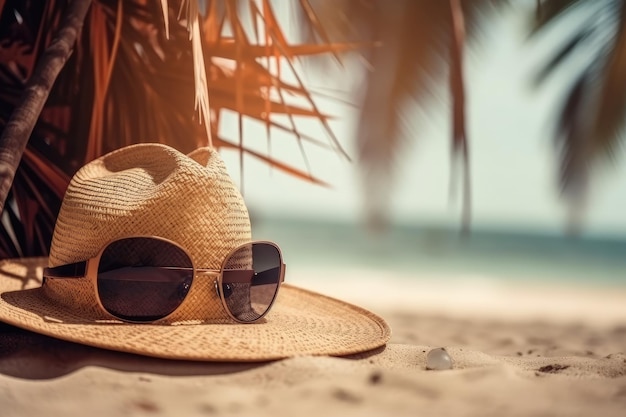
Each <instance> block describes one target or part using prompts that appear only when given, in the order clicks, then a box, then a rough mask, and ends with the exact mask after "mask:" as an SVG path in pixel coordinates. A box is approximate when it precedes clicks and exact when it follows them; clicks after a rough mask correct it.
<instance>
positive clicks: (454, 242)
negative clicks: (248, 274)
mask: <svg viewBox="0 0 626 417" xmlns="http://www.w3.org/2000/svg"><path fill="white" fill-rule="evenodd" d="M253 237H254V238H256V239H268V240H273V241H275V242H277V243H278V244H279V245H280V246H281V248H282V250H283V254H284V257H285V261H286V263H287V264H288V268H289V266H291V267H292V270H293V267H295V268H296V269H298V268H307V269H315V270H317V271H320V276H321V277H323V276H324V275H325V274H324V272H325V271H326V270H333V269H335V270H336V269H350V268H357V269H363V268H366V269H368V270H374V271H375V270H384V271H386V272H392V273H393V272H397V273H398V275H402V276H406V277H415V279H420V278H428V277H432V276H437V277H438V278H440V279H446V277H449V278H450V279H452V277H454V278H463V277H467V278H470V277H471V278H476V277H479V278H481V279H491V280H505V281H511V280H515V281H520V282H552V283H563V284H565V285H569V284H583V285H591V286H612V287H621V288H622V289H623V288H626V238H625V239H619V238H609V237H594V238H590V237H578V238H571V237H566V236H564V235H562V234H542V233H529V232H521V231H514V230H508V231H507V230H481V229H478V228H473V229H472V232H471V234H470V235H469V236H462V235H460V233H459V231H458V229H453V228H445V227H436V226H432V225H427V226H419V225H410V226H408V225H394V226H391V227H390V229H389V230H388V231H387V233H384V234H381V235H373V234H372V233H368V232H367V231H366V230H365V229H364V228H363V227H362V225H358V224H349V223H341V222H329V221H323V220H296V219H282V218H280V219H279V218H272V219H267V218H264V219H261V218H256V219H254V220H253ZM288 270H289V269H288ZM328 275H332V274H328Z"/></svg>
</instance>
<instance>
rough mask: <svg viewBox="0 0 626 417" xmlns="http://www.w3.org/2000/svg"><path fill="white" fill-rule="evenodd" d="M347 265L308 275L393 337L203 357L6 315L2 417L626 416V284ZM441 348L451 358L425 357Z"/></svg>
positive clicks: (305, 280) (309, 282) (0, 368)
mask: <svg viewBox="0 0 626 417" xmlns="http://www.w3.org/2000/svg"><path fill="white" fill-rule="evenodd" d="M343 278H344V279H343V281H341V284H339V283H338V281H335V283H333V280H325V281H323V282H321V281H319V280H315V279H313V278H311V277H306V274H301V278H300V280H301V284H302V286H308V287H309V288H315V289H318V290H320V291H322V290H323V291H324V292H325V293H328V292H327V291H333V295H334V296H337V297H339V298H342V299H346V300H347V301H352V302H357V303H359V304H360V305H362V306H364V307H366V308H370V309H371V310H373V311H374V312H376V313H378V314H380V315H382V316H383V317H384V318H385V319H386V320H387V321H388V322H389V324H390V325H391V327H392V330H393V336H392V339H391V341H390V343H389V344H388V345H387V346H386V347H385V348H384V349H379V350H377V351H374V352H368V353H365V354H360V355H356V356H353V357H348V358H333V357H297V358H291V359H286V360H281V361H275V362H270V363H260V364H229V363H217V364H216V363H194V362H179V361H168V360H161V359H153V358H148V357H142V356H136V355H131V354H125V353H119V352H113V351H105V350H99V349H96V348H91V347H87V346H82V345H77V344H72V343H67V342H63V341H59V340H56V339H52V338H48V337H45V336H40V335H37V334H33V333H29V332H26V331H23V330H20V329H17V328H15V327H11V326H8V325H0V416H2V417H13V416H31V415H32V416H35V415H45V416H67V417H72V416H81V417H85V416H88V417H96V416H115V415H129V416H145V415H153V416H158V415H177V416H178V415H181V416H183V415H184V416H211V415H238V416H308V415H312V416H313V415H314V416H353V415H354V416H369V415H371V416H379V415H385V416H386V415H399V416H404V415H406V416H416V415H432V416H447V415H450V416H579V415H580V416H590V415H598V416H620V417H623V416H624V415H626V289H625V288H567V289H564V288H563V287H562V286H560V287H559V286H555V285H553V286H548V285H535V286H529V285H524V286H520V285H518V286H514V285H497V284H493V283H485V282H482V283H480V284H477V283H476V281H467V283H466V284H464V285H460V286H459V285H455V286H453V287H451V286H450V285H449V283H446V284H441V283H439V284H437V283H435V281H436V280H428V279H421V280H417V281H415V282H413V283H411V284H407V283H406V281H398V280H396V281H393V280H392V278H390V277H387V279H385V280H381V276H380V275H379V274H371V275H367V274H363V273H358V274H354V275H353V276H352V277H348V278H346V277H345V276H344V277H343ZM356 278H358V279H359V282H361V284H362V285H360V286H359V290H358V291H355V290H354V288H355V287H354V286H353V285H352V284H354V282H351V281H350V280H351V279H356ZM438 282H441V281H438ZM398 289H399V291H397V290H398ZM434 347H445V348H446V349H447V350H448V352H449V353H450V355H451V356H452V358H453V360H454V368H453V369H452V370H445V371H431V370H426V369H425V357H426V354H427V352H428V351H429V350H430V349H432V348H434Z"/></svg>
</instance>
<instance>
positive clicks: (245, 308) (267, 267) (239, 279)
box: [222, 243, 282, 322]
mask: <svg viewBox="0 0 626 417" xmlns="http://www.w3.org/2000/svg"><path fill="white" fill-rule="evenodd" d="M281 267H282V260H281V257H280V252H279V251H278V248H276V247H275V246H274V245H270V244H268V243H250V244H248V245H244V246H242V247H240V248H239V249H238V250H237V251H235V252H234V253H233V254H232V255H231V256H230V257H229V258H228V259H227V260H226V263H225V265H224V271H223V275H222V293H223V294H224V299H225V300H226V306H227V307H228V310H229V311H230V313H231V314H232V315H233V316H234V317H235V318H237V319H238V320H241V321H245V322H252V321H255V320H257V319H259V318H260V317H262V316H263V315H264V314H265V313H267V311H268V310H269V308H270V306H271V305H272V302H273V301H274V298H275V297H276V293H277V291H278V286H279V282H280V277H281Z"/></svg>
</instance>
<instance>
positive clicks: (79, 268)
mask: <svg viewBox="0 0 626 417" xmlns="http://www.w3.org/2000/svg"><path fill="white" fill-rule="evenodd" d="M87 262H88V261H82V262H76V263H73V264H66V265H61V266H55V267H54V268H44V269H43V276H44V277H47V278H83V277H84V276H85V273H86V272H87Z"/></svg>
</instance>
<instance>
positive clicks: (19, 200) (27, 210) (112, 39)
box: [0, 0, 363, 256]
mask: <svg viewBox="0 0 626 417" xmlns="http://www.w3.org/2000/svg"><path fill="white" fill-rule="evenodd" d="M68 4H69V0H50V1H48V2H21V1H18V0H6V1H2V3H0V6H1V7H0V126H1V125H2V124H3V123H5V122H6V120H7V119H8V117H9V115H10V114H11V111H12V109H13V108H14V107H15V106H16V104H17V102H16V97H18V96H19V94H20V93H21V90H22V89H23V86H24V83H25V82H26V80H28V78H29V76H30V74H31V72H32V69H33V67H34V63H35V62H36V61H37V59H38V57H39V56H41V54H42V53H43V51H45V49H46V47H47V45H49V44H50V42H51V36H52V34H53V33H54V31H55V29H56V28H57V27H58V26H59V23H60V21H61V18H62V16H63V13H64V11H65V9H66V7H67V6H68ZM258 5H260V7H258ZM244 9H245V10H248V11H249V12H248V13H247V14H246V13H243V12H242V10H244ZM14 10H16V11H19V15H20V16H23V17H24V19H23V20H24V22H17V21H16V20H15V17H14V16H15V14H14V13H13V11H14ZM178 17H180V18H181V20H180V21H179V20H178ZM245 17H248V18H252V19H253V20H252V22H250V21H245ZM259 22H260V23H261V26H259V25H258V23H259ZM254 25H257V32H260V31H261V29H262V31H263V32H264V34H265V36H264V39H263V38H262V39H261V42H258V41H257V42H256V43H253V42H250V40H249V39H248V38H247V36H246V33H245V32H246V30H247V28H248V27H249V26H254ZM229 28H230V29H232V30H230V31H229V30H227V29H229ZM190 37H191V42H190ZM358 46H363V45H357V44H341V43H334V44H332V45H327V46H320V45H313V44H310V45H303V44H291V43H289V42H288V41H287V37H286V36H285V34H284V32H283V30H282V28H281V26H280V24H279V23H278V20H277V19H276V17H275V14H274V11H273V5H272V4H271V3H270V2H269V1H264V2H262V3H259V2H257V1H256V0H239V1H236V0H215V1H211V2H210V3H206V2H204V1H199V0H169V1H166V0H132V1H131V0H95V1H93V4H92V7H91V10H90V13H89V15H88V18H87V20H86V22H85V27H84V29H83V32H82V34H81V36H80V39H79V40H78V43H77V45H76V48H75V51H74V53H73V55H72V56H71V57H70V59H69V60H68V62H67V63H66V65H65V67H64V68H63V70H62V71H61V73H60V74H59V77H58V78H57V80H56V83H55V85H54V87H53V89H52V91H51V92H50V96H49V100H48V101H47V103H46V107H45V108H44V110H43V111H42V113H41V115H40V118H39V121H38V123H37V125H36V126H35V130H34V131H33V134H32V135H31V137H30V140H29V143H28V148H27V150H26V153H25V155H24V159H23V161H22V164H21V165H20V167H19V169H18V172H17V176H16V179H15V181H14V184H13V188H12V190H11V196H10V204H7V205H6V206H5V213H4V215H3V218H4V219H5V220H4V221H3V224H5V225H6V224H8V226H7V228H0V230H1V231H2V232H1V233H0V250H2V253H0V255H2V256H28V255H35V254H44V253H45V252H46V250H47V249H46V248H47V245H48V244H49V241H50V237H51V234H52V230H53V227H54V218H55V216H56V212H57V211H58V208H59V206H60V201H61V198H62V191H61V190H64V187H65V186H67V182H68V181H69V178H70V177H71V175H72V174H73V173H74V172H75V171H76V170H77V169H78V168H79V167H80V166H82V165H83V164H84V163H86V162H88V161H89V160H91V159H93V158H96V157H98V156H99V155H102V154H104V153H106V152H109V151H111V150H114V149H117V148H120V147H123V146H126V145H129V144H132V143H137V142H146V141H150V142H153V141H156V142H162V143H167V144H169V145H171V146H174V147H176V148H178V149H179V150H181V151H183V152H190V151H191V150H193V149H195V148H197V147H198V146H203V145H207V144H209V143H210V142H211V138H213V145H214V146H215V147H217V148H220V147H229V148H235V149H237V150H238V151H239V152H240V155H241V157H240V159H241V163H242V169H243V159H244V158H243V155H250V156H251V157H253V158H257V159H259V160H261V161H263V162H265V163H267V164H268V165H270V166H273V167H275V168H276V169H278V170H279V171H281V172H284V173H287V174H288V175H293V176H295V177H297V178H300V179H302V180H304V181H309V182H312V183H314V184H318V185H327V184H326V183H325V182H324V181H322V180H320V179H319V178H317V177H315V176H313V175H311V172H310V170H309V168H308V165H309V163H308V160H307V158H306V147H305V145H307V146H308V145H309V144H310V145H313V146H318V147H321V148H324V149H328V150H330V151H334V152H342V147H341V145H340V144H339V142H338V140H337V139H336V138H335V137H334V135H333V133H332V130H330V126H329V124H328V120H329V118H330V116H329V115H326V114H323V113H322V112H321V111H320V109H319V108H317V105H316V103H315V100H314V99H313V97H312V94H311V92H310V91H309V90H307V88H306V87H305V86H304V84H303V83H302V80H301V79H300V78H299V77H298V75H297V73H296V74H290V78H292V79H295V80H296V81H295V82H286V81H285V80H284V79H283V77H282V75H283V74H282V67H283V65H284V62H288V68H289V70H290V71H292V72H295V68H294V67H293V64H292V63H291V61H293V60H295V59H297V58H298V57H301V56H304V55H315V54H323V53H331V52H336V51H345V50H348V49H351V48H354V47H358ZM294 75H295V76H294ZM209 103H210V106H209ZM195 110H198V112H197V113H196V112H195ZM223 110H230V111H234V112H236V113H238V114H239V120H240V121H239V126H240V130H239V139H238V143H237V144H235V142H233V141H231V140H230V138H223V137H221V136H219V135H218V133H219V132H218V130H219V129H218V126H219V122H220V118H221V113H222V111H223ZM273 114H276V115H280V114H286V115H287V116H288V120H289V124H288V125H285V124H282V123H279V122H277V121H276V120H274V119H273V116H272V115H273ZM244 118H248V119H251V120H257V121H260V122H261V123H263V124H265V126H266V133H267V137H268V138H267V141H268V150H267V152H266V153H263V152H259V151H258V150H256V149H258V148H257V147H254V146H253V147H254V150H253V149H252V147H251V146H248V145H247V143H246V142H244V139H245V140H249V139H246V138H245V135H244V133H243V129H242V127H243V120H244ZM301 118H308V119H311V118H313V119H316V120H318V121H319V123H320V124H321V125H322V126H324V128H325V129H326V130H327V133H328V135H327V136H329V138H330V139H329V141H328V142H324V141H322V140H320V139H318V138H312V137H310V136H307V135H306V134H305V133H304V132H302V131H301V129H300V128H299V127H298V123H297V120H298V119H301ZM199 122H201V123H202V125H201V124H200V123H199ZM274 130H279V131H283V132H288V133H291V134H292V135H293V138H294V139H295V140H297V142H298V145H299V146H300V148H301V152H302V159H303V161H304V164H305V166H307V171H306V172H305V171H302V170H300V169H299V168H296V165H295V164H293V161H280V160H278V159H276V158H274V157H272V155H271V148H270V146H269V144H270V143H269V141H270V136H271V133H272V132H273V131H274ZM292 164H293V165H292ZM7 222H8V223H7Z"/></svg>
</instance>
